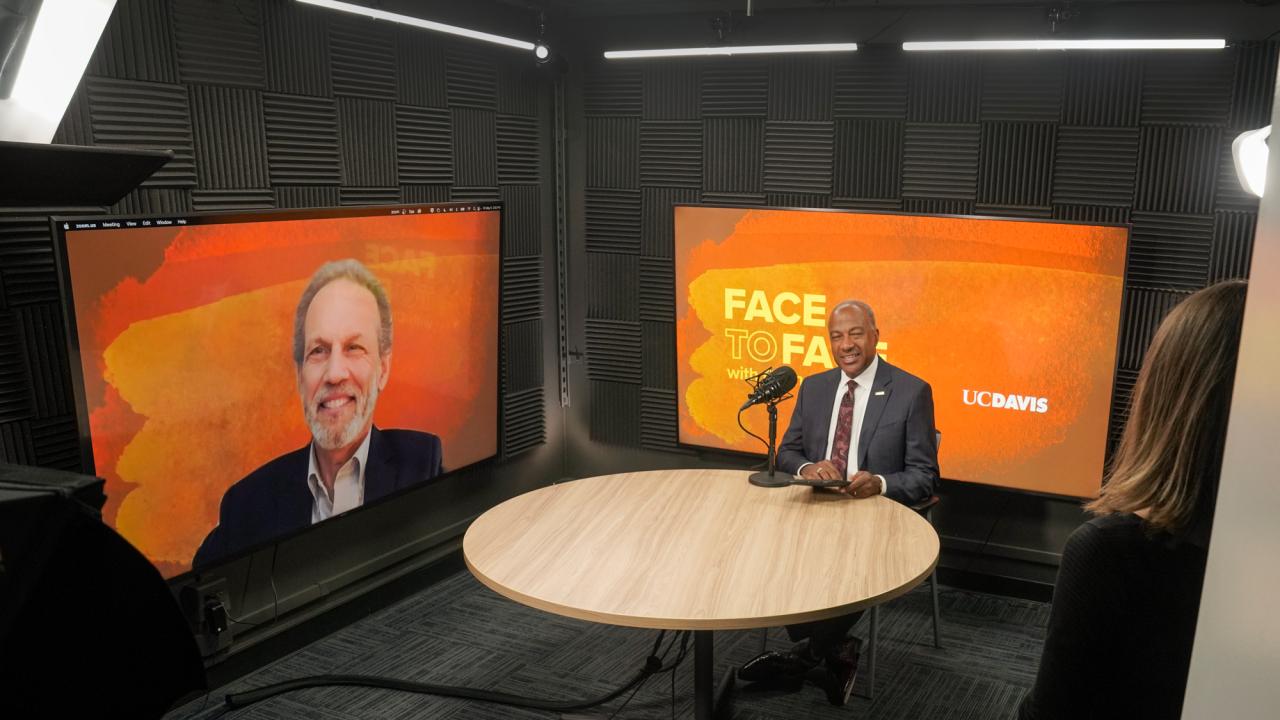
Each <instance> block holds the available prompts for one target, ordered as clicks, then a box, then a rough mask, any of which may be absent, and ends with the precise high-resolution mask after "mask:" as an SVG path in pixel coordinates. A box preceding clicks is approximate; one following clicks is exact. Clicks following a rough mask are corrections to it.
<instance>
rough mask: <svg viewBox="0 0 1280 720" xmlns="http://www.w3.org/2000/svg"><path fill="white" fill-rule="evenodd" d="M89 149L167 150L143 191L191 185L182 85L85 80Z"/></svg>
mask: <svg viewBox="0 0 1280 720" xmlns="http://www.w3.org/2000/svg"><path fill="white" fill-rule="evenodd" d="M83 82H84V86H85V87H86V88H87V91H88V97H89V115H90V118H91V119H92V122H93V144H95V145H131V146H134V147H140V148H147V149H154V150H172V151H173V154H174V157H173V159H172V160H170V161H169V162H167V163H165V165H164V167H162V168H160V169H159V170H157V171H156V172H155V173H154V174H152V176H151V177H150V178H148V179H147V181H146V182H144V183H143V186H144V187H154V186H161V187H191V186H194V185H195V184H196V171H195V159H194V155H195V152H194V149H193V141H192V136H191V106H190V103H189V102H188V100H187V93H188V91H187V88H186V87H184V86H182V85H168V84H163V83H151V82H139V81H135V80H116V79H113V78H99V77H88V78H85V79H84V81H83Z"/></svg>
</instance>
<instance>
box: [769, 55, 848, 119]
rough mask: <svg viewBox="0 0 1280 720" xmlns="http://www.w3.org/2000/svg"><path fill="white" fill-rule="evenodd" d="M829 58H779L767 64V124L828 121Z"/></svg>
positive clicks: (830, 86) (829, 104)
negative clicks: (776, 121)
mask: <svg viewBox="0 0 1280 720" xmlns="http://www.w3.org/2000/svg"><path fill="white" fill-rule="evenodd" d="M831 63H832V60H831V56H829V55H814V56H807V57H806V56H797V57H783V58H779V59H778V60H777V62H773V63H770V64H769V93H768V97H769V106H768V119H769V120H807V121H814V120H830V119H831V88H832V68H831Z"/></svg>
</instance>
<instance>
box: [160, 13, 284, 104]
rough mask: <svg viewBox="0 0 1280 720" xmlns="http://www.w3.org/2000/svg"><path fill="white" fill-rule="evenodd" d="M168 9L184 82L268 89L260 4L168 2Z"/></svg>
mask: <svg viewBox="0 0 1280 720" xmlns="http://www.w3.org/2000/svg"><path fill="white" fill-rule="evenodd" d="M169 7H170V8H171V12H172V20H173V31H174V38H175V43H174V45H175V46H176V49H177V55H178V74H179V77H180V78H181V79H182V82H184V83H188V84H192V83H208V84H211V85H235V86H243V87H252V88H259V89H261V88H264V87H266V84H267V79H266V71H265V68H266V59H265V57H264V56H263V51H262V14H261V12H260V5H259V4H258V3H256V2H253V3H245V2H239V3H237V2H230V1H224V2H210V1H209V0H172V2H171V3H170V5H169ZM139 47H141V45H139Z"/></svg>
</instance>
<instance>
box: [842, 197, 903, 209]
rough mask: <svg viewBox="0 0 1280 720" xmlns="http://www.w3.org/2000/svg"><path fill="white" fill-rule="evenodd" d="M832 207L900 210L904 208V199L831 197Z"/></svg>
mask: <svg viewBox="0 0 1280 720" xmlns="http://www.w3.org/2000/svg"><path fill="white" fill-rule="evenodd" d="M831 207H833V208H842V209H849V210H866V211H869V212H876V211H882V212H899V211H901V210H902V200H901V199H900V198H889V199H879V198H846V197H833V198H831Z"/></svg>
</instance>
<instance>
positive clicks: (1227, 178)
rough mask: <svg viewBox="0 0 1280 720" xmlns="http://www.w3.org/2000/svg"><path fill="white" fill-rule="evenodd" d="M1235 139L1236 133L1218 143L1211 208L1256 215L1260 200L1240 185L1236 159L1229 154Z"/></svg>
mask: <svg viewBox="0 0 1280 720" xmlns="http://www.w3.org/2000/svg"><path fill="white" fill-rule="evenodd" d="M1235 138H1236V133H1233V132H1232V133H1228V134H1227V135H1226V136H1225V137H1223V138H1222V139H1221V140H1220V141H1219V143H1218V147H1219V150H1218V178H1217V184H1216V187H1215V197H1214V201H1213V206H1214V208H1216V209H1218V210H1239V211H1244V212H1251V213H1254V214H1257V212H1258V203H1259V200H1260V198H1259V197H1258V196H1257V195H1254V194H1253V193H1251V192H1249V191H1248V190H1245V189H1244V186H1243V185H1241V184H1240V176H1239V174H1238V173H1236V159H1235V155H1234V154H1233V153H1232V152H1231V143H1232V141H1233V140H1235Z"/></svg>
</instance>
